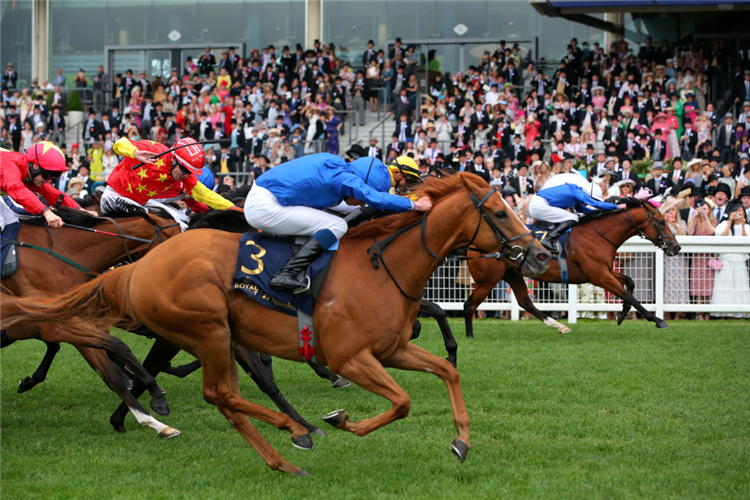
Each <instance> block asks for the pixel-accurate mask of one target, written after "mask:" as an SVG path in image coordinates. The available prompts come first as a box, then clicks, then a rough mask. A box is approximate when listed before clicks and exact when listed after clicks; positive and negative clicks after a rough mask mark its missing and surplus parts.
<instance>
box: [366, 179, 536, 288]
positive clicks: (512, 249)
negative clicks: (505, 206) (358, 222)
mask: <svg viewBox="0 0 750 500" xmlns="http://www.w3.org/2000/svg"><path fill="white" fill-rule="evenodd" d="M496 191H497V188H495V187H493V188H492V189H490V191H489V192H488V193H487V194H486V195H485V196H484V198H482V199H481V200H479V198H478V197H477V196H476V195H475V194H474V193H472V192H471V190H469V196H470V197H471V201H472V203H473V204H474V208H476V209H477V211H478V212H479V214H480V216H479V222H478V223H477V228H476V229H475V230H474V235H473V236H472V237H471V241H470V242H469V245H468V247H469V248H470V247H471V245H472V244H473V243H474V240H475V239H476V237H477V235H478V234H479V228H480V227H481V225H482V220H485V221H486V222H487V223H488V224H489V225H490V228H492V232H494V233H495V236H496V237H497V239H498V241H499V242H500V243H502V244H503V248H508V252H505V253H501V252H495V253H491V254H484V253H483V255H481V257H485V258H496V259H500V258H502V257H508V258H509V259H510V260H512V261H514V262H515V261H517V260H519V259H522V260H521V263H520V265H523V263H524V262H525V261H526V257H527V256H528V254H529V252H530V251H531V246H532V245H533V244H534V240H533V238H532V240H531V242H530V243H529V246H528V248H526V249H525V250H524V248H523V247H521V246H520V245H511V243H512V242H513V241H515V240H517V239H519V238H523V237H524V236H530V235H531V231H528V232H526V233H523V234H520V235H518V236H515V237H513V238H506V237H505V235H503V233H502V232H501V231H500V229H499V228H498V227H497V225H495V223H494V222H493V221H492V219H491V218H490V216H489V214H488V213H487V212H486V211H485V209H484V207H483V205H484V204H485V202H486V201H487V200H488V199H489V198H490V196H492V194H493V193H495V192H496ZM428 215H429V212H424V214H423V215H422V217H421V219H417V220H416V221H414V222H413V223H411V224H409V225H408V226H405V227H402V228H401V229H399V230H398V231H396V232H395V233H393V234H392V235H390V236H388V237H387V238H386V239H384V240H383V241H380V242H379V241H377V240H376V239H375V244H374V245H373V246H371V247H370V248H368V249H367V254H368V255H369V256H370V259H372V266H373V267H374V268H375V269H379V268H380V264H381V263H382V264H383V269H385V271H386V272H387V273H388V276H390V278H391V280H392V281H393V283H394V284H395V285H396V288H398V291H399V292H401V295H403V296H404V297H406V298H407V299H409V300H412V301H414V302H419V301H420V300H422V297H421V296H418V297H415V296H413V295H409V294H408V293H406V292H405V291H404V289H403V288H401V285H400V284H399V283H398V281H397V280H396V277H395V276H393V273H392V272H391V270H390V269H388V265H387V264H386V263H385V260H383V251H384V250H385V249H386V248H388V247H389V246H390V245H391V243H393V242H394V241H395V240H396V238H398V237H399V236H401V235H402V234H404V233H405V232H407V231H409V230H410V229H413V228H415V227H416V226H417V225H420V224H421V226H422V227H421V228H420V238H421V240H422V246H423V247H424V249H425V250H427V253H429V254H430V255H431V256H432V257H434V258H436V259H439V260H442V259H443V258H444V257H440V256H439V255H438V254H436V253H435V252H433V251H432V250H431V249H430V247H429V246H428V245H427V238H426V235H425V232H426V230H427V216H428ZM373 239H374V238H373ZM472 250H476V249H473V248H472ZM476 251H477V252H480V253H481V251H480V250H476ZM462 258H463V259H464V260H466V259H469V258H473V257H469V258H467V257H462Z"/></svg>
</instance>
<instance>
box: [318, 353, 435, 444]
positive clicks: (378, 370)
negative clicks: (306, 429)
mask: <svg viewBox="0 0 750 500" xmlns="http://www.w3.org/2000/svg"><path fill="white" fill-rule="evenodd" d="M446 363H447V361H446ZM337 371H339V372H341V373H342V374H343V375H344V376H346V378H348V379H349V380H351V381H352V382H354V383H355V384H357V385H358V386H360V387H362V388H363V389H365V390H368V391H370V392H372V393H374V394H377V395H378V396H383V397H384V398H386V399H387V400H388V401H390V402H391V404H392V407H391V409H390V410H388V411H385V412H383V413H381V414H380V415H378V416H376V417H371V418H366V419H364V420H358V421H353V420H349V415H348V414H346V413H345V412H344V410H336V411H332V412H330V413H328V414H327V415H325V416H324V417H323V420H324V421H325V422H327V423H329V424H331V425H333V426H334V427H336V428H338V429H342V430H345V431H349V432H352V433H354V434H356V435H358V436H364V435H365V434H368V433H370V432H372V431H374V430H376V429H379V428H380V427H383V426H384V425H387V424H389V423H391V422H393V421H394V420H398V419H400V418H405V417H406V416H407V415H408V414H409V406H410V401H409V395H408V394H406V392H404V390H403V389H402V388H401V387H399V385H398V384H397V383H396V381H395V380H393V378H392V377H391V376H390V374H389V373H388V372H387V371H385V368H383V365H382V364H380V361H378V360H377V359H376V358H375V357H374V356H373V355H372V353H370V352H369V351H361V352H360V353H359V354H357V355H356V356H354V357H353V358H350V359H348V360H347V361H346V362H345V363H344V364H343V365H342V366H341V368H340V369H338V370H337Z"/></svg>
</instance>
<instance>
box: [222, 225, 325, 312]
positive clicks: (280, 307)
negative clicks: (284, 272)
mask: <svg viewBox="0 0 750 500" xmlns="http://www.w3.org/2000/svg"><path fill="white" fill-rule="evenodd" d="M293 245H294V241H293V240H291V239H287V238H280V237H275V236H267V235H263V234H260V233H245V234H243V235H242V239H240V248H239V251H238V252H237V265H236V266H235V269H234V277H233V279H232V289H233V290H241V291H243V292H245V293H246V294H247V295H248V296H250V297H251V298H253V299H254V300H255V301H257V302H258V303H260V304H262V305H264V306H266V307H270V308H271V309H275V310H276V311H279V312H283V313H284V314H287V315H289V316H297V310H299V311H300V312H301V313H304V314H305V315H307V316H312V314H313V309H315V298H316V297H315V296H316V295H317V293H314V292H315V290H320V285H322V281H323V280H324V279H325V275H326V274H327V273H328V266H329V265H330V263H331V259H332V258H333V254H334V252H332V251H327V252H324V253H323V255H321V256H320V257H318V259H317V260H315V262H313V263H312V265H311V266H310V268H309V269H308V271H307V273H308V276H309V277H310V282H311V284H312V285H311V287H310V290H308V291H307V292H306V293H300V294H294V293H292V292H284V291H278V290H274V289H272V288H271V286H270V281H271V278H273V276H274V275H275V274H276V273H277V272H278V270H279V269H281V268H282V267H283V266H284V264H286V262H287V261H288V260H289V259H290V258H291V257H292V254H293V252H294V250H296V248H294V247H293Z"/></svg>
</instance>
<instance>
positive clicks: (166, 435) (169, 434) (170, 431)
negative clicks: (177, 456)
mask: <svg viewBox="0 0 750 500" xmlns="http://www.w3.org/2000/svg"><path fill="white" fill-rule="evenodd" d="M179 435H180V431H178V430H177V429H175V428H174V427H167V428H166V429H163V430H162V431H161V432H159V437H160V438H163V439H172V438H173V437H177V436H179Z"/></svg>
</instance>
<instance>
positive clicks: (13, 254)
mask: <svg viewBox="0 0 750 500" xmlns="http://www.w3.org/2000/svg"><path fill="white" fill-rule="evenodd" d="M20 230H21V224H20V223H18V222H15V223H13V224H8V225H7V226H5V229H4V230H3V232H2V235H0V264H1V265H2V272H1V273H0V278H1V279H5V278H10V277H11V276H13V275H14V274H16V273H17V272H18V268H19V267H20V260H19V256H18V244H17V241H16V238H17V237H18V232H19V231H20Z"/></svg>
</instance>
